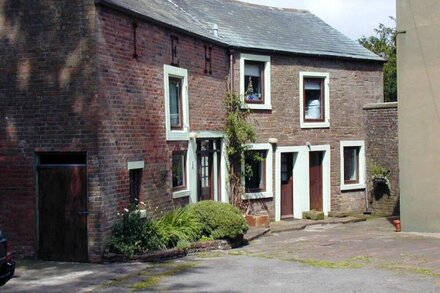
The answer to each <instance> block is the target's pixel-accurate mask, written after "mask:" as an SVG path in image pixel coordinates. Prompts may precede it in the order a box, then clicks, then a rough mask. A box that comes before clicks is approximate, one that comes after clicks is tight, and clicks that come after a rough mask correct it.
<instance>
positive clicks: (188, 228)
mask: <svg viewBox="0 0 440 293" xmlns="http://www.w3.org/2000/svg"><path fill="white" fill-rule="evenodd" d="M154 225H155V226H156V230H157V232H158V234H159V236H160V237H161V238H162V241H163V243H165V245H166V246H167V247H175V246H176V245H177V243H178V242H180V241H186V242H193V241H196V240H198V239H199V238H200V237H201V231H202V224H201V223H200V222H199V221H198V218H196V217H195V216H194V213H192V212H191V211H190V210H188V209H186V208H178V209H176V210H174V211H172V212H170V213H168V214H166V215H165V216H163V217H162V218H160V219H159V220H157V221H156V222H155V223H154Z"/></svg>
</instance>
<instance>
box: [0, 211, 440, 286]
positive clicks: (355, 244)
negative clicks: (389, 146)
mask: <svg viewBox="0 0 440 293" xmlns="http://www.w3.org/2000/svg"><path fill="white" fill-rule="evenodd" d="M435 236H436V235H430V236H429V237H428V236H424V235H419V234H417V235H416V234H410V233H395V232H394V231H393V226H392V225H391V224H390V222H389V221H387V220H386V219H384V218H377V219H370V220H368V221H366V222H360V223H352V224H344V225H342V224H339V225H314V226H310V227H308V228H306V229H305V230H301V231H291V232H282V233H272V234H271V235H268V236H265V237H262V238H259V239H257V240H254V241H253V242H251V244H250V245H248V246H245V247H242V248H239V249H234V250H230V251H214V252H208V253H201V254H197V255H192V256H188V257H185V258H182V259H178V260H172V261H169V262H165V263H161V264H142V263H130V264H104V265H96V264H71V263H57V262H41V261H26V262H24V263H22V264H21V265H19V266H18V268H17V273H16V275H17V277H16V278H14V279H13V280H11V281H10V282H9V283H8V284H7V285H6V286H5V287H2V288H1V289H0V291H2V292H3V291H4V292H57V291H58V292H61V291H65V292H129V291H146V292H267V291H272V292H316V291H318V290H323V291H326V292H417V291H418V292H439V291H440V249H439V247H440V237H438V235H437V237H435Z"/></svg>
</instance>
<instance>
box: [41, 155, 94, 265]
mask: <svg viewBox="0 0 440 293" xmlns="http://www.w3.org/2000/svg"><path fill="white" fill-rule="evenodd" d="M86 170H87V168H86V165H85V164H64V163H62V164H47V165H44V164H43V165H39V166H38V219H39V221H38V230H39V234H38V235H39V241H38V243H39V249H38V255H39V257H40V258H41V259H45V260H59V261H87V260H88V252H87V174H86Z"/></svg>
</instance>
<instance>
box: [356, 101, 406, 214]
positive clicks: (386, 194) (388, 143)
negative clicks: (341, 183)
mask: <svg viewBox="0 0 440 293" xmlns="http://www.w3.org/2000/svg"><path fill="white" fill-rule="evenodd" d="M364 111H365V113H366V123H365V127H366V133H367V141H366V148H367V169H368V178H367V179H368V183H369V185H368V190H369V196H370V204H371V211H372V212H373V213H375V214H380V215H398V214H399V197H400V192H399V156H398V135H397V112H398V111H397V102H395V103H378V104H368V105H365V106H364ZM375 163H376V164H379V165H381V166H383V167H384V168H386V169H388V170H391V174H390V188H389V189H388V188H385V186H376V188H374V186H373V183H372V181H371V171H370V170H371V166H372V165H373V164H375Z"/></svg>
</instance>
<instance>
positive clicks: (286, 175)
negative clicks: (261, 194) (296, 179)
mask: <svg viewBox="0 0 440 293" xmlns="http://www.w3.org/2000/svg"><path fill="white" fill-rule="evenodd" d="M281 218H282V219H288V218H293V154H292V153H285V154H281Z"/></svg>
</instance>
